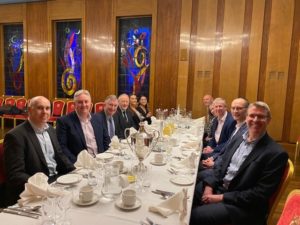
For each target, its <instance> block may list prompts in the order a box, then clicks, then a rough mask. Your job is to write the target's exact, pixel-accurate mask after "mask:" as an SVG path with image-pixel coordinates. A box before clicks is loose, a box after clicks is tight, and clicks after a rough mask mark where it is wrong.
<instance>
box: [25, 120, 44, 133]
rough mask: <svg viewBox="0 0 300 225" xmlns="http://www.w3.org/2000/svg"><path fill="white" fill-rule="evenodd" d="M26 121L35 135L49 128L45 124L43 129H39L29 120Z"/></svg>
mask: <svg viewBox="0 0 300 225" xmlns="http://www.w3.org/2000/svg"><path fill="white" fill-rule="evenodd" d="M28 121H29V123H30V125H31V126H32V128H33V130H34V132H35V133H37V134H42V133H43V132H45V131H46V130H47V129H48V128H49V125H48V124H47V123H46V124H45V126H44V127H43V128H39V127H37V126H36V125H34V123H33V122H32V121H31V120H30V119H28Z"/></svg>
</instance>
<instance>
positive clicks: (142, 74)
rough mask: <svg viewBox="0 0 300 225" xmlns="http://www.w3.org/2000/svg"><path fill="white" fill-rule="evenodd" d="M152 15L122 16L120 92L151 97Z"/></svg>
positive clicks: (120, 27) (119, 69) (119, 59)
mask: <svg viewBox="0 0 300 225" xmlns="http://www.w3.org/2000/svg"><path fill="white" fill-rule="evenodd" d="M151 23H152V20H151V17H138V18H120V19H119V38H118V43H119V44H118V94H122V93H127V94H136V95H137V96H140V95H145V96H147V97H149V81H150V47H151Z"/></svg>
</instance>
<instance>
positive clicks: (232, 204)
mask: <svg viewBox="0 0 300 225" xmlns="http://www.w3.org/2000/svg"><path fill="white" fill-rule="evenodd" d="M241 142H242V137H240V138H238V139H237V140H235V141H233V142H231V143H230V144H229V146H228V148H227V150H226V152H225V153H224V154H223V156H222V160H223V161H222V164H221V165H220V167H217V168H216V169H215V170H214V172H215V173H214V175H213V176H208V177H206V178H205V179H204V183H205V184H208V185H209V186H211V187H213V189H214V191H215V192H217V193H218V190H222V189H223V190H224V188H223V178H224V177H225V175H226V172H227V169H228V167H229V165H230V162H231V159H232V156H233V154H234V153H235V151H236V149H237V148H238V147H239V145H240V143H241ZM287 160H288V154H287V153H286V151H284V150H283V149H282V148H281V146H280V145H278V144H277V143H276V142H275V141H274V140H273V139H272V138H271V137H269V136H268V134H267V133H266V134H265V135H264V136H263V137H262V138H261V139H260V140H259V141H258V142H257V144H256V145H255V146H254V148H253V150H252V152H251V153H250V154H249V155H248V156H247V158H246V159H245V161H244V162H243V163H242V165H241V166H240V168H239V170H238V171H237V173H236V175H235V177H234V178H233V179H232V181H231V182H230V185H229V187H228V190H226V191H225V192H224V191H221V193H222V192H224V198H223V201H222V204H224V206H225V207H226V209H227V210H228V212H229V214H230V217H231V220H232V224H233V225H240V224H243V225H253V224H264V222H265V219H266V216H267V213H268V209H269V208H268V207H269V199H270V197H271V196H272V194H273V193H274V192H275V191H276V189H277V187H278V185H279V183H280V180H281V177H282V176H283V173H284V170H285V168H286V164H287Z"/></svg>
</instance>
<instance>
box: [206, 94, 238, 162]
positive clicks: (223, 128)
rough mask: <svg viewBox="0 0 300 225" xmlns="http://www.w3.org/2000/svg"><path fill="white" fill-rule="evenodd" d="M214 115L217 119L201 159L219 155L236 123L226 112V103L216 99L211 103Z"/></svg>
mask: <svg viewBox="0 0 300 225" xmlns="http://www.w3.org/2000/svg"><path fill="white" fill-rule="evenodd" d="M213 105H214V113H215V116H216V117H217V118H216V119H215V120H214V121H213V124H212V128H211V132H212V133H211V137H212V139H211V140H210V141H209V143H208V145H207V147H205V148H204V149H203V154H202V159H206V158H208V157H210V156H211V155H213V154H216V153H219V152H220V151H221V149H222V148H223V147H224V145H225V143H226V142H227V140H228V139H229V138H230V136H231V133H232V132H233V131H234V130H235V125H236V121H235V120H234V119H233V117H232V115H231V113H230V112H227V106H226V101H225V100H224V99H222V98H216V99H215V100H214V101H213Z"/></svg>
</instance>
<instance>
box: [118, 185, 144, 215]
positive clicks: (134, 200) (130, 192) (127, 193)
mask: <svg viewBox="0 0 300 225" xmlns="http://www.w3.org/2000/svg"><path fill="white" fill-rule="evenodd" d="M115 205H116V207H117V208H119V209H121V210H124V211H132V210H136V209H138V208H140V207H141V205H142V201H141V199H140V198H138V197H137V196H136V191H135V190H134V189H126V190H123V192H122V195H121V197H120V198H118V199H117V200H116V202H115Z"/></svg>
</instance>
